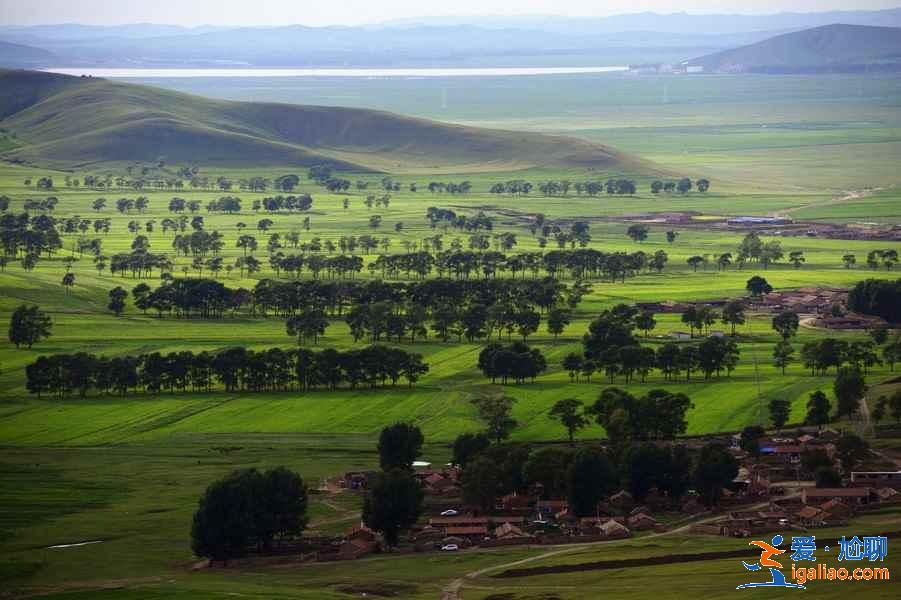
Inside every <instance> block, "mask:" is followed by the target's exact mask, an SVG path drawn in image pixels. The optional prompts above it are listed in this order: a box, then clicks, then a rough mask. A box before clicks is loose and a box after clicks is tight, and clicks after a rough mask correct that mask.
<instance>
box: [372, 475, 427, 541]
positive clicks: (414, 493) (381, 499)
mask: <svg viewBox="0 0 901 600" xmlns="http://www.w3.org/2000/svg"><path fill="white" fill-rule="evenodd" d="M422 499H423V491H422V487H421V486H420V485H419V482H418V481H416V479H415V478H414V477H413V475H412V473H410V472H409V471H407V470H405V469H393V470H391V471H387V472H382V473H379V474H377V475H376V476H375V477H373V479H372V481H371V482H370V483H369V489H368V490H367V492H366V497H365V499H364V500H363V522H364V523H365V524H366V525H367V526H368V527H370V528H371V529H373V530H375V531H379V532H381V533H382V535H383V536H384V538H385V543H386V544H387V545H388V546H396V545H397V541H398V538H399V535H400V532H401V531H402V530H404V529H408V528H409V527H411V526H412V525H413V524H415V523H416V520H417V519H419V514H420V513H421V512H422Z"/></svg>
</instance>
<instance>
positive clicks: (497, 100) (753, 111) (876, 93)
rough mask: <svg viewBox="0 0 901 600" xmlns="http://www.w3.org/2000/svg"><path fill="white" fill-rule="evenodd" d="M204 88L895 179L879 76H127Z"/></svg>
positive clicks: (777, 170) (746, 166) (793, 171)
mask: <svg viewBox="0 0 901 600" xmlns="http://www.w3.org/2000/svg"><path fill="white" fill-rule="evenodd" d="M133 81H136V82H140V83H145V84H149V85H157V86H162V87H166V88H171V89H176V90H180V91H185V92H191V93H195V94H200V95H203V96H210V97H218V98H228V99H234V100H257V101H259V100H266V101H276V102H296V103H302V104H325V105H341V106H356V107H361V108H374V109H379V110H390V111H394V112H399V113H402V114H409V115H416V116H420V117H425V118H430V119H437V120H440V121H446V122H454V123H462V124H465V125H473V126H481V127H498V128H502V129H512V130H523V131H538V132H547V133H561V134H565V135H572V136H578V137H582V138H585V139H590V140H592V141H597V142H600V143H603V144H607V145H610V146H612V147H614V148H618V149H619V150H622V151H625V152H629V153H632V154H634V155H637V156H641V157H642V158H644V159H648V160H652V161H655V162H656V163H658V164H660V165H662V166H664V167H666V168H669V169H671V170H676V171H685V172H688V173H690V174H693V175H695V176H707V177H709V178H711V179H713V180H716V181H717V182H718V183H719V186H720V189H723V186H726V185H729V184H734V185H735V187H736V188H737V189H740V190H741V191H743V192H748V191H749V190H754V189H763V190H768V191H777V192H784V191H787V190H792V191H799V192H801V191H823V190H830V191H836V190H848V189H858V188H863V187H867V186H883V185H891V184H895V183H897V180H898V177H897V173H896V165H897V162H898V157H899V156H901V140H899V138H898V131H899V127H901V111H899V98H901V87H899V86H901V82H899V79H898V78H897V77H891V76H878V75H780V76H771V75H703V76H691V77H685V76H673V75H641V76H636V75H632V74H604V75H571V76H568V75H567V76H560V75H556V76H535V77H507V78H493V77H480V78H478V79H472V78H453V77H443V78H442V77H435V78H382V79H365V80H363V79H352V78H290V77H285V78H281V77H279V78H274V79H270V80H265V79H259V78H228V79H223V78H210V77H208V78H196V79H195V78H192V79H188V78H176V79H139V80H133Z"/></svg>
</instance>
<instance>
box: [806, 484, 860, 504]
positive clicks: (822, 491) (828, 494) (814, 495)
mask: <svg viewBox="0 0 901 600" xmlns="http://www.w3.org/2000/svg"><path fill="white" fill-rule="evenodd" d="M873 496H874V494H873V493H872V488H869V487H855V488H804V489H803V490H801V501H802V502H803V503H804V504H814V505H821V504H824V503H826V502H828V501H830V500H839V501H841V502H844V503H847V504H848V505H849V506H851V507H856V506H865V505H867V504H870V502H871V501H872V499H873Z"/></svg>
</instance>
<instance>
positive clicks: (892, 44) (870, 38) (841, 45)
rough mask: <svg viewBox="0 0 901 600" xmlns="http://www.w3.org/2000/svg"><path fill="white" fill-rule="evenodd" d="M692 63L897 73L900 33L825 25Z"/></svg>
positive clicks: (771, 69)
mask: <svg viewBox="0 0 901 600" xmlns="http://www.w3.org/2000/svg"><path fill="white" fill-rule="evenodd" d="M692 64H697V65H702V66H704V68H705V69H706V70H710V71H763V72H768V71H769V72H809V71H863V70H868V69H875V70H893V71H894V70H898V69H899V68H901V29H899V28H895V27H870V26H865V25H841V24H836V25H826V26H824V27H815V28H813V29H805V30H803V31H797V32H793V33H787V34H784V35H779V36H776V37H773V38H770V39H767V40H764V41H762V42H757V43H756V44H751V45H749V46H743V47H741V48H735V49H733V50H725V51H723V52H717V53H716V54H711V55H709V56H705V57H702V58H698V59H695V60H694V61H692Z"/></svg>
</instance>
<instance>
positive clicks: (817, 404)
mask: <svg viewBox="0 0 901 600" xmlns="http://www.w3.org/2000/svg"><path fill="white" fill-rule="evenodd" d="M831 410H832V406H831V405H830V404H829V398H827V397H826V394H824V393H823V392H822V391H821V390H817V391H815V392H814V393H812V394H811V395H810V399H809V400H808V401H807V417H806V418H805V422H806V423H807V424H808V425H816V426H817V427H822V426H823V425H825V424H827V423H828V422H829V412H830V411H831Z"/></svg>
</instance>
